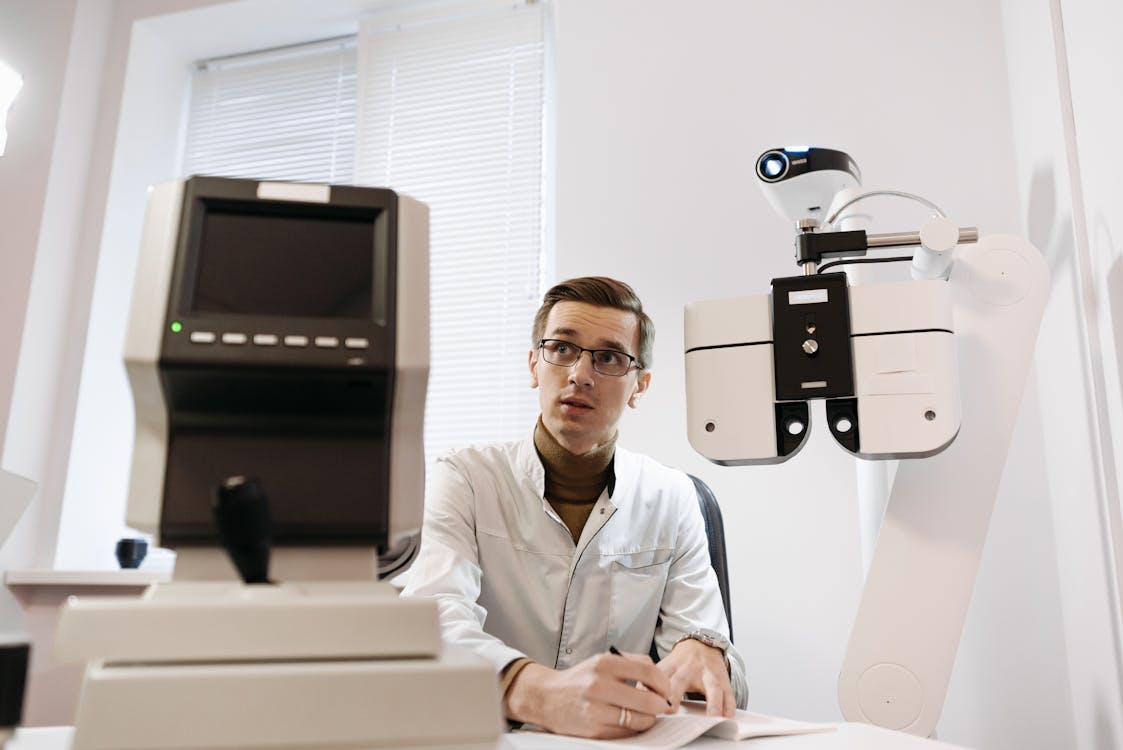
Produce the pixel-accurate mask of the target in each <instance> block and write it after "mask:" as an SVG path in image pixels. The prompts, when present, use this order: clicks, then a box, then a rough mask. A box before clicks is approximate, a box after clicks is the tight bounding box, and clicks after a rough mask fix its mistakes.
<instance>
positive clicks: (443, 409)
mask: <svg viewBox="0 0 1123 750" xmlns="http://www.w3.org/2000/svg"><path fill="white" fill-rule="evenodd" d="M543 24H544V17H543V10H542V5H541V3H538V2H525V1H524V0H508V1H507V2H502V3H500V2H496V0H463V1H461V2H446V3H442V4H437V5H434V4H432V3H397V4H395V5H393V6H391V9H390V11H385V12H383V13H381V14H379V15H377V16H372V17H370V18H369V19H367V20H366V21H364V22H363V24H362V25H361V30H360V34H359V36H358V37H357V38H356V37H350V38H347V39H336V40H328V41H324V42H317V43H311V44H308V45H301V46H298V47H291V48H285V49H279V50H270V51H265V52H259V53H254V54H248V55H242V56H237V57H229V58H223V59H219V60H209V61H205V62H201V63H199V65H198V66H197V70H196V71H195V74H194V77H193V81H192V92H191V106H190V113H189V116H188V126H187V131H186V135H185V152H184V159H183V165H184V166H183V172H184V174H185V175H190V174H207V175H221V176H227V177H249V178H256V179H270V180H295V181H314V182H330V183H337V184H340V183H352V184H364V185H375V186H379V187H389V188H392V189H394V190H396V191H398V192H401V193H405V194H407V195H411V196H413V197H415V198H418V199H420V200H422V201H424V202H425V203H427V204H428V205H429V208H430V232H431V234H430V251H429V252H430V306H431V309H430V320H431V331H430V335H431V345H430V349H431V370H430V378H429V392H428V400H427V404H426V406H427V408H426V421H425V429H426V435H425V444H426V458H427V460H428V461H430V462H431V461H432V460H433V459H434V458H435V457H436V456H437V455H439V454H440V453H442V452H444V451H445V450H447V449H449V448H453V447H457V446H462V445H466V444H468V443H473V442H480V441H489V440H504V439H513V438H518V437H521V436H523V435H525V434H527V433H528V432H529V430H530V428H531V426H532V425H533V423H534V419H535V417H536V415H537V413H538V408H537V399H536V398H535V392H534V391H532V390H530V388H529V378H530V375H529V372H528V370H527V365H526V361H527V360H526V354H527V351H528V350H529V348H530V326H531V320H532V318H533V316H534V312H535V310H537V308H538V305H539V303H540V301H541V296H542V293H543V292H544V291H545V286H546V284H548V283H550V282H551V281H552V270H550V269H548V268H547V262H546V260H545V259H546V247H545V241H544V219H543V214H544V211H545V205H546V201H545V198H544V192H545V182H546V181H545V177H544V170H543V161H544V146H543V139H544V127H543V122H544V107H545V46H544V30H543V29H544V26H543Z"/></svg>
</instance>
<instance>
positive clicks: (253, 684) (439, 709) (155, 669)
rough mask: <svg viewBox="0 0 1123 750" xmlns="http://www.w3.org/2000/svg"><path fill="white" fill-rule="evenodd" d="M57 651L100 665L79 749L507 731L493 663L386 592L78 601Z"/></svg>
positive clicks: (219, 590) (88, 687)
mask: <svg viewBox="0 0 1123 750" xmlns="http://www.w3.org/2000/svg"><path fill="white" fill-rule="evenodd" d="M56 654H57V655H58V656H59V657H60V658H69V659H89V660H91V662H90V664H89V666H88V667H87V670H86V675H85V679H84V681H83V684H82V693H81V697H80V699H79V703H78V710H77V716H76V720H75V731H74V741H73V747H74V750H173V749H174V750H202V749H203V748H208V749H210V750H219V749H220V748H221V749H222V750H233V749H234V748H244V749H247V750H248V749H251V748H253V749H260V750H264V749H265V748H278V749H279V748H304V749H307V750H311V749H315V748H325V749H326V748H331V749H332V750H358V749H359V748H410V750H417V749H418V748H424V747H441V748H464V749H465V750H467V749H468V748H471V749H472V750H477V749H479V748H494V747H495V746H496V743H497V742H498V740H499V737H500V735H501V732H502V726H503V720H502V713H501V710H500V706H499V696H498V681H497V679H496V675H495V670H494V668H493V667H492V666H491V665H490V664H489V663H487V662H485V661H483V660H481V659H479V658H477V657H476V656H474V655H472V654H470V653H467V652H464V651H461V650H455V649H452V648H451V647H449V646H443V645H442V644H441V642H440V636H439V629H438V623H437V610H436V604H435V603H434V602H432V601H429V600H415V599H400V598H399V597H398V596H397V592H396V591H395V590H394V589H393V588H392V587H390V586H389V585H388V584H383V583H374V582H370V583H360V582H354V583H352V582H346V583H300V584H285V585H280V586H269V585H252V586H244V585H240V584H217V583H173V584H167V585H163V586H155V587H153V589H152V590H151V592H150V594H149V595H148V596H146V597H144V598H141V599H124V598H109V597H104V598H99V597H89V598H72V599H71V601H70V602H68V603H67V605H66V606H65V607H64V609H63V612H62V616H61V618H60V622H59V636H58V642H57V645H56Z"/></svg>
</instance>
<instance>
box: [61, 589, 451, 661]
mask: <svg viewBox="0 0 1123 750" xmlns="http://www.w3.org/2000/svg"><path fill="white" fill-rule="evenodd" d="M440 649H441V638H440V630H439V628H438V625H437V607H436V603H435V602H433V601H431V600H428V599H403V598H400V597H399V596H398V592H397V590H396V589H394V588H393V587H392V586H390V585H389V584H386V583H376V582H368V583H363V582H337V583H286V584H283V585H278V586H273V585H268V584H258V585H250V586H246V585H243V584H231V583H203V582H190V583H172V584H165V585H155V586H152V587H150V588H149V589H148V591H147V592H146V593H145V595H144V596H143V597H141V598H128V597H71V598H70V599H69V601H67V603H66V604H65V605H64V606H63V608H62V612H61V614H60V616H59V624H58V633H57V636H56V641H55V658H56V659H59V660H60V661H79V660H89V659H97V660H102V661H110V662H166V661H176V662H184V661H231V660H242V661H248V660H261V659H282V658H284V659H297V658H300V659H341V658H359V657H361V658H384V657H391V656H393V657H406V656H408V657H434V656H436V655H437V654H438V653H439V652H440Z"/></svg>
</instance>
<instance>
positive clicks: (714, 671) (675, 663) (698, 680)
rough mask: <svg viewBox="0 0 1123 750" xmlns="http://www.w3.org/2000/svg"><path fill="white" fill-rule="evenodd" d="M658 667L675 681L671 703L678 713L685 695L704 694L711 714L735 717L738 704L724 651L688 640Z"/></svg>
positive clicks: (657, 665) (663, 659) (678, 645)
mask: <svg viewBox="0 0 1123 750" xmlns="http://www.w3.org/2000/svg"><path fill="white" fill-rule="evenodd" d="M655 666H656V668H657V669H659V670H660V671H661V672H662V673H663V674H665V675H667V677H668V678H670V680H671V688H672V695H671V701H672V704H673V708H674V709H675V710H678V706H679V703H680V702H681V701H682V694H683V693H688V692H690V693H702V694H703V695H705V696H706V714H707V715H709V716H726V717H730V716H733V711H734V709H736V708H737V703H736V701H735V700H734V698H733V686H732V685H731V684H730V682H729V669H728V667H726V665H725V654H724V653H722V651H721V649H719V648H714V647H713V646H707V645H706V644H704V643H702V642H701V641H698V640H695V639H693V638H686V639H684V640H681V641H679V642H678V643H676V644H675V647H674V648H673V649H671V653H669V654H667V655H666V656H665V657H663V658H662V659H661V660H660V661H659V663H658V664H656V665H655Z"/></svg>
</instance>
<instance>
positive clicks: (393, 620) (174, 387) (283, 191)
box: [56, 177, 502, 750]
mask: <svg viewBox="0 0 1123 750" xmlns="http://www.w3.org/2000/svg"><path fill="white" fill-rule="evenodd" d="M428 229H429V228H428V209H427V208H426V206H425V205H424V204H422V203H420V202H418V201H416V200H413V199H411V198H409V197H407V196H404V195H398V194H396V193H394V192H393V191H391V190H387V189H381V188H364V187H349V186H329V185H318V184H303V183H278V182H259V181H256V180H242V179H226V178H217V177H193V178H191V179H188V180H186V181H177V182H169V183H166V184H161V185H159V186H157V187H155V188H154V189H153V190H152V191H151V193H150V196H149V200H148V211H147V215H146V219H145V225H144V231H143V238H142V248H141V252H140V260H139V264H138V271H137V278H136V283H135V291H134V295H133V304H132V313H131V317H130V321H129V327H128V333H127V340H126V345H125V350H126V354H125V360H126V370H127V373H128V378H129V384H130V386H131V389H132V394H133V399H134V403H135V406H136V442H135V447H134V454H133V464H132V477H131V482H130V489H129V500H128V518H127V522H128V524H129V525H130V526H133V527H135V528H138V529H140V530H142V531H145V532H147V533H150V534H152V535H153V537H154V540H155V541H156V542H157V543H158V544H161V545H163V546H166V547H170V548H173V549H174V550H175V551H176V554H177V559H176V565H175V572H174V581H173V582H172V583H170V584H166V585H158V586H154V587H152V588H150V589H149V590H148V592H147V594H146V595H145V596H144V597H142V598H139V599H125V598H115V599H111V598H104V599H99V598H92V597H91V598H78V599H72V600H71V601H70V602H69V603H68V605H67V606H66V607H65V608H64V610H63V613H62V615H61V617H60V624H59V631H58V637H57V642H56V656H57V657H58V658H60V659H67V658H69V659H74V660H86V661H88V666H87V669H86V673H85V677H84V680H83V685H82V690H81V695H80V699H79V705H78V709H77V716H76V721H75V734H74V747H75V748H76V749H88V750H92V749H94V748H105V749H107V750H108V748H115V749H116V750H123V749H124V748H136V749H137V750H140V749H141V748H144V749H145V750H159V749H161V748H169V749H170V748H181V749H185V750H186V749H188V748H282V747H287V748H291V747H301V748H327V747H331V748H340V749H344V748H360V747H361V748H396V747H409V748H437V747H440V748H492V747H495V744H496V742H497V741H498V738H499V735H500V732H501V727H502V716H501V711H500V708H499V703H498V695H497V685H496V680H495V674H494V671H493V669H492V668H491V667H490V666H489V665H487V664H486V663H483V662H482V661H480V660H478V659H477V658H476V657H474V656H473V655H471V654H468V653H463V652H460V651H457V650H454V649H453V648H451V647H449V646H446V645H443V644H442V643H441V640H440V631H439V627H438V622H437V611H436V605H435V603H434V602H432V601H418V600H403V599H399V598H398V596H397V592H396V590H395V589H394V588H392V587H391V586H390V585H389V584H388V583H381V582H379V579H380V578H385V577H388V576H390V575H392V574H394V573H396V572H398V571H400V570H403V569H404V568H405V567H406V566H407V565H408V564H409V562H410V561H411V559H412V556H413V555H414V553H415V551H416V547H417V540H418V535H419V530H420V526H421V510H422V491H423V471H424V464H423V455H424V454H423V449H422V442H421V436H422V420H423V416H424V406H425V392H426V386H427V379H428V361H429V317H428V316H429V291H428V286H429V280H428V240H429V237H428ZM239 578H240V579H241V580H239ZM436 717H439V720H437V719H436Z"/></svg>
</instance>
